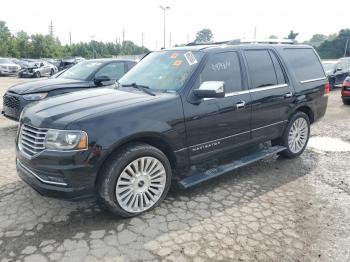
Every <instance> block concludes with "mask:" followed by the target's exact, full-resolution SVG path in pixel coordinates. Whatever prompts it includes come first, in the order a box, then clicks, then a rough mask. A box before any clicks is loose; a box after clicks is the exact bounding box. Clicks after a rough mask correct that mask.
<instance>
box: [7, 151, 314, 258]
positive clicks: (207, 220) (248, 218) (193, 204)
mask: <svg viewBox="0 0 350 262" xmlns="http://www.w3.org/2000/svg"><path fill="white" fill-rule="evenodd" d="M317 163H318V157H317V154H316V153H314V152H312V151H306V152H305V153H304V154H303V155H302V156H301V157H300V158H297V159H293V160H282V159H281V158H278V157H273V158H270V159H265V160H262V161H259V162H256V163H254V164H252V165H250V166H247V167H243V168H240V169H238V170H235V171H233V172H230V173H228V174H226V175H223V176H221V177H218V178H216V179H214V180H211V181H208V182H205V183H203V184H201V185H198V186H196V187H194V188H190V189H187V190H179V189H178V188H177V187H176V186H173V187H172V188H171V190H170V192H169V194H168V197H167V198H166V199H165V201H164V202H163V203H162V204H161V205H160V206H159V207H156V208H155V209H153V210H152V211H149V212H146V213H145V214H143V215H140V216H138V217H136V218H130V219H122V218H118V217H114V216H112V215H111V214H110V213H108V212H105V211H102V210H101V209H100V208H99V207H98V205H97V203H96V200H94V199H91V200H87V201H82V202H65V201H61V200H56V199H50V198H46V197H43V196H40V195H39V194H37V193H36V192H34V191H33V190H32V189H31V188H30V187H29V186H27V185H25V184H24V183H23V182H21V181H16V182H14V183H11V184H9V185H5V186H0V192H4V191H5V189H7V190H8V193H7V194H1V193H0V203H1V205H0V220H1V221H3V220H4V219H7V221H9V222H8V223H5V224H3V223H0V231H1V232H4V236H3V237H2V240H3V245H1V246H0V253H2V254H5V257H6V256H7V255H8V254H9V253H10V252H11V251H14V252H15V251H16V250H22V249H23V248H25V247H26V246H27V245H28V243H31V245H34V246H35V245H37V246H39V245H40V243H41V242H42V241H44V240H54V242H55V243H56V245H57V248H58V247H59V246H61V245H63V244H64V242H65V241H67V239H69V240H72V241H74V239H77V235H80V238H79V239H80V240H83V241H85V242H87V243H88V244H89V243H90V244H91V243H92V241H94V238H93V237H92V235H93V233H92V232H95V231H102V232H103V236H102V240H104V241H106V240H108V241H109V240H110V241H111V243H110V244H109V245H108V247H109V248H110V249H114V250H115V252H117V253H118V252H119V253H120V255H123V256H126V257H127V258H129V259H131V260H137V259H142V257H140V256H141V254H143V255H146V254H147V256H148V257H153V256H159V255H160V253H159V252H160V251H159V248H160V246H159V248H155V247H154V245H153V246H152V245H151V244H152V243H153V244H154V243H158V245H160V243H162V242H164V239H168V240H167V242H169V243H172V244H173V245H175V243H177V242H176V239H177V238H181V236H182V235H184V234H187V233H189V232H190V234H191V236H190V238H189V239H190V240H188V241H187V242H186V241H185V240H183V241H182V242H181V241H180V242H179V243H177V246H180V248H181V249H182V250H183V249H186V243H187V244H188V243H190V242H191V241H192V242H193V241H195V242H196V243H202V242H203V241H204V243H203V244H205V242H206V241H209V239H208V238H210V239H211V237H210V235H212V236H213V237H214V238H213V239H211V240H212V241H214V242H215V241H216V242H220V241H222V239H220V238H219V237H218V236H216V234H217V232H221V231H222V233H221V234H223V235H225V234H226V235H227V236H228V237H229V238H231V242H230V243H231V244H229V245H228V246H231V249H232V246H233V245H234V244H236V245H238V246H239V247H240V248H241V251H239V252H244V250H246V249H247V248H246V247H245V245H246V246H247V247H248V246H249V245H247V241H249V236H250V235H253V234H255V235H256V234H258V235H259V234H260V235H261V236H260V237H259V239H260V238H261V240H260V241H266V240H265V237H268V238H269V239H270V240H269V241H267V242H266V243H265V244H264V245H265V246H266V245H267V246H268V249H269V250H270V249H271V250H272V249H274V250H275V251H274V252H275V254H276V255H278V256H280V255H281V254H283V252H282V251H283V250H280V252H281V254H279V247H278V245H277V243H275V242H274V241H272V240H271V239H277V240H278V239H279V238H280V237H281V235H279V234H280V232H279V230H281V229H283V228H284V227H286V229H288V228H289V227H288V226H287V225H288V223H292V222H293V223H294V222H295V221H294V217H293V216H294V212H295V210H294V209H293V203H294V202H298V201H301V195H302V194H303V192H305V191H308V190H309V188H304V189H303V188H302V187H301V186H300V183H299V184H298V185H293V184H295V183H294V182H295V181H297V180H298V179H300V178H302V177H303V176H305V175H306V174H309V173H310V172H312V170H313V169H314V168H315V167H316V166H317ZM286 185H287V186H286ZM305 187H307V185H305ZM11 188H12V190H11ZM276 217H278V219H277V218H276ZM279 220H281V221H279ZM254 223H255V224H254ZM251 224H252V225H251ZM272 224H276V225H279V226H278V227H279V228H278V227H277V226H276V228H278V229H279V230H275V228H273V227H271V225H272ZM250 225H251V226H250ZM227 230H228V231H227ZM16 231H17V232H18V235H16V234H14V235H16V236H13V234H12V235H11V234H7V233H8V232H10V233H11V232H16ZM243 231H244V232H245V233H244V232H243ZM225 232H226V233H225ZM240 232H243V233H242V235H241V234H240ZM258 235H257V237H258ZM19 236H20V238H21V241H15V239H16V237H19ZM124 236H125V237H126V239H124ZM215 236H216V237H215ZM289 238H291V236H289ZM169 239H170V240H169ZM112 240H113V241H112ZM135 241H136V242H137V246H138V248H139V251H140V252H132V250H130V245H133V243H134V242H135ZM232 241H233V242H232ZM242 241H243V242H242ZM244 241H245V242H244ZM254 241H257V240H254ZM258 242H259V241H258ZM150 243H151V244H150ZM169 243H168V244H169ZM267 243H269V244H267ZM134 244H135V243H134ZM155 245H157V244H155ZM91 248H92V247H91ZM250 248H251V249H253V250H255V249H256V248H257V247H255V246H251V247H250ZM141 251H142V252H141ZM178 251H179V250H177V251H176V250H175V251H174V252H178ZM179 252H180V251H179ZM237 252H238V251H237ZM180 253H181V252H180ZM242 254H243V253H242ZM106 256H107V257H108V254H106ZM106 256H105V258H106ZM227 258H228V257H227Z"/></svg>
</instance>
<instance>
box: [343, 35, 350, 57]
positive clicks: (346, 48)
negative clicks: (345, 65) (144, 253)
mask: <svg viewBox="0 0 350 262" xmlns="http://www.w3.org/2000/svg"><path fill="white" fill-rule="evenodd" d="M348 44H349V37H348V38H347V39H346V44H345V50H344V57H346V51H347V50H348Z"/></svg>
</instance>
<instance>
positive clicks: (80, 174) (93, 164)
mask: <svg viewBox="0 0 350 262" xmlns="http://www.w3.org/2000/svg"><path fill="white" fill-rule="evenodd" d="M328 92H329V84H328V82H327V80H326V76H325V73H324V71H323V68H322V65H321V63H320V60H319V57H318V56H317V54H316V52H315V50H314V49H313V48H311V47H309V46H306V45H294V44H291V45H287V44H276V45H269V44H267V45H264V44H231V43H230V42H228V43H226V44H224V45H207V46H186V47H181V48H174V49H169V50H162V51H159V52H153V53H151V54H149V55H147V56H146V57H145V58H144V59H142V60H141V61H140V62H139V63H138V64H137V65H136V66H135V67H134V68H133V69H131V70H130V71H129V72H128V73H127V74H126V75H125V76H124V77H122V78H121V79H120V81H119V86H118V88H116V89H95V90H90V91H82V92H75V93H71V94H67V95H64V96H58V97H55V98H49V99H46V100H44V101H41V102H39V103H37V104H34V105H32V106H29V107H27V108H26V109H25V110H24V113H23V116H22V117H21V120H20V128H19V132H18V137H17V146H16V147H17V170H18V174H19V175H20V176H21V177H22V179H23V180H24V181H26V182H27V183H28V184H30V185H31V186H32V187H33V188H34V189H36V190H37V191H39V192H40V193H42V194H45V195H49V196H55V197H66V198H70V199H72V198H81V197H86V196H88V195H93V194H96V195H97V197H98V199H99V200H100V201H101V203H103V206H104V207H107V208H108V209H109V210H110V211H111V212H113V213H114V214H118V215H120V216H124V217H130V216H134V215H137V214H140V213H142V212H144V211H146V210H149V209H151V208H153V207H154V206H156V205H157V204H159V203H160V202H161V201H162V200H163V199H164V198H165V196H166V194H167V192H168V189H169V186H170V183H171V181H173V182H176V183H177V184H178V185H180V187H182V188H188V187H190V186H193V185H196V184H198V183H200V182H203V181H206V180H208V179H211V178H214V177H217V176H219V175H222V174H224V173H226V172H228V171H231V170H233V169H235V168H238V167H241V166H243V165H246V164H249V163H252V162H254V161H257V160H259V159H262V158H264V157H267V156H271V155H273V154H276V153H279V154H281V155H282V156H284V157H287V158H294V157H297V156H299V155H300V154H301V153H302V152H303V151H304V149H305V147H306V145H307V142H308V139H309V135H310V124H312V123H314V122H315V121H316V120H318V119H320V118H321V117H322V116H323V115H324V114H325V111H326V107H327V99H328V97H327V96H326V94H327V93H328Z"/></svg>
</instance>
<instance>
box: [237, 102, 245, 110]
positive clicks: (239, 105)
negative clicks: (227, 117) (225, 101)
mask: <svg viewBox="0 0 350 262" xmlns="http://www.w3.org/2000/svg"><path fill="white" fill-rule="evenodd" d="M244 107H245V101H240V102H238V103H236V108H237V109H241V108H244Z"/></svg>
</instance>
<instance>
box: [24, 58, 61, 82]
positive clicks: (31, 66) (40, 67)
mask: <svg viewBox="0 0 350 262" xmlns="http://www.w3.org/2000/svg"><path fill="white" fill-rule="evenodd" d="M57 72H58V69H57V67H56V66H54V65H52V64H50V63H48V62H46V61H44V60H34V61H30V60H29V61H28V64H27V66H24V67H23V68H22V69H21V70H20V71H19V72H18V77H35V78H40V77H42V76H52V75H54V74H56V73H57Z"/></svg>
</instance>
